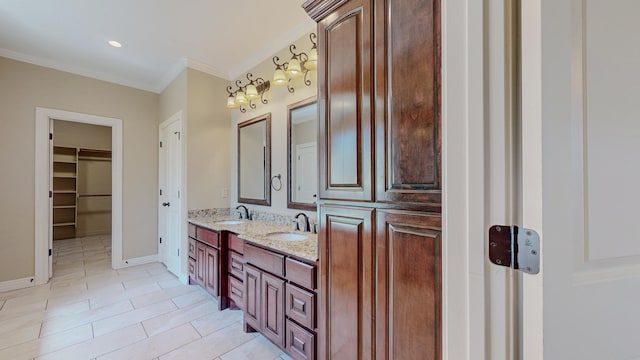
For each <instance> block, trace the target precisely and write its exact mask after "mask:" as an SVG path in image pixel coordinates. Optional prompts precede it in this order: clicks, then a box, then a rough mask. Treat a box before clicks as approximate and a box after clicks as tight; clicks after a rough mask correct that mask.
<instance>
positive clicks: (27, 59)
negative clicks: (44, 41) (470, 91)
mask: <svg viewBox="0 0 640 360" xmlns="http://www.w3.org/2000/svg"><path fill="white" fill-rule="evenodd" d="M0 56H2V57H6V58H9V59H13V60H17V61H21V62H24V63H29V64H32V65H37V66H42V67H45V68H49V69H54V70H59V71H64V72H67V73H71V74H76V75H80V76H84V77H88V78H92V79H96V80H101V81H106V82H109V83H114V84H118V85H122V86H127V87H131V88H135V89H139V90H144V91H149V92H154V93H158V89H157V87H156V86H153V85H151V84H147V83H141V82H137V81H131V80H130V79H127V78H122V77H119V76H114V75H112V74H107V73H103V72H100V71H94V70H89V69H86V68H82V67H79V66H74V65H70V64H67V63H63V62H59V61H55V60H50V59H45V58H42V57H38V56H33V55H28V54H24V53H20V52H16V51H12V50H8V49H4V48H0Z"/></svg>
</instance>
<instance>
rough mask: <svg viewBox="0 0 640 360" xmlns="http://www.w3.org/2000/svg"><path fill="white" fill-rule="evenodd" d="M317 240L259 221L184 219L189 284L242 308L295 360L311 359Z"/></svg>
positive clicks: (248, 321) (253, 325)
mask: <svg viewBox="0 0 640 360" xmlns="http://www.w3.org/2000/svg"><path fill="white" fill-rule="evenodd" d="M317 259H318V256H317V235H316V234H312V233H309V232H298V231H295V232H292V231H291V229H290V228H289V227H287V226H281V225H273V224H270V223H267V222H263V221H247V220H244V221H239V220H229V219H228V218H218V217H206V218H202V217H199V218H190V219H189V283H190V284H195V285H200V286H201V287H202V288H203V289H205V290H206V291H207V292H208V293H209V294H210V295H211V296H213V297H214V298H216V299H217V300H218V304H219V305H218V306H219V308H220V310H223V309H227V308H230V309H241V310H242V311H243V313H244V320H243V322H244V329H245V331H247V332H252V331H259V332H260V333H262V334H263V335H264V336H265V337H266V338H268V339H269V340H271V341H272V342H273V343H274V344H276V345H277V346H279V347H280V348H282V349H283V350H284V351H286V352H287V354H289V355H290V356H291V357H292V358H294V359H301V360H302V359H315V358H316V336H317V327H316V326H317V325H316V322H317V321H316V298H317V292H316V288H317V286H316V285H317Z"/></svg>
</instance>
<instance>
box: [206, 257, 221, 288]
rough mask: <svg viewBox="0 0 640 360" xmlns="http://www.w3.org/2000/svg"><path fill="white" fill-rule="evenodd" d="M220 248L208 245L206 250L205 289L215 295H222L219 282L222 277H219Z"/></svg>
mask: <svg viewBox="0 0 640 360" xmlns="http://www.w3.org/2000/svg"><path fill="white" fill-rule="evenodd" d="M218 255H219V253H218V249H214V248H212V247H209V246H207V250H206V261H207V263H206V272H207V276H206V277H205V286H204V288H205V290H207V292H208V293H209V294H211V295H212V296H214V297H219V296H220V291H219V284H220V279H219V277H218V262H219V257H218Z"/></svg>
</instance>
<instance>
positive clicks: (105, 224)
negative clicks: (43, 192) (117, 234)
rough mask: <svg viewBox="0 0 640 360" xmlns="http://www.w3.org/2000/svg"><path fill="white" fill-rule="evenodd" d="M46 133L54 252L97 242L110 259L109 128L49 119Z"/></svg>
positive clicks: (110, 192)
mask: <svg viewBox="0 0 640 360" xmlns="http://www.w3.org/2000/svg"><path fill="white" fill-rule="evenodd" d="M51 133H52V134H53V139H52V146H53V149H52V154H53V156H52V159H51V160H52V161H51V164H50V169H51V170H52V174H51V180H52V181H51V183H52V185H53V186H52V189H53V197H52V198H51V199H52V207H51V213H52V224H51V225H52V228H51V232H52V236H53V246H54V247H53V252H54V254H55V253H56V251H57V250H58V249H57V246H56V245H57V244H62V242H63V240H65V241H64V243H65V244H67V245H70V244H71V243H78V244H80V243H87V244H88V243H90V242H96V243H105V244H108V245H107V246H105V251H108V253H109V258H110V257H111V256H110V253H111V246H110V245H111V240H110V238H111V195H112V189H111V173H112V169H111V128H110V127H108V126H101V125H92V124H82V123H76V122H70V121H62V120H55V119H54V120H52V121H51ZM67 248H72V249H73V248H76V247H72V246H67Z"/></svg>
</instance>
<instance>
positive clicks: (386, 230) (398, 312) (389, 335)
mask: <svg viewBox="0 0 640 360" xmlns="http://www.w3.org/2000/svg"><path fill="white" fill-rule="evenodd" d="M440 229H441V217H440V216H439V214H428V213H421V212H413V211H400V210H378V211H377V215H376V244H375V245H376V259H377V263H376V266H375V268H376V274H375V277H376V279H377V281H376V299H377V301H376V316H375V319H376V324H375V329H376V331H375V333H376V339H375V344H376V358H378V359H387V358H389V359H438V358H440V353H441V351H440V347H441V338H440V327H441V322H440V314H441V311H440V309H441V307H442V294H441V288H442V286H441V273H442V271H441V264H442V260H441V249H440V246H441V238H440V237H441V236H440Z"/></svg>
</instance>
